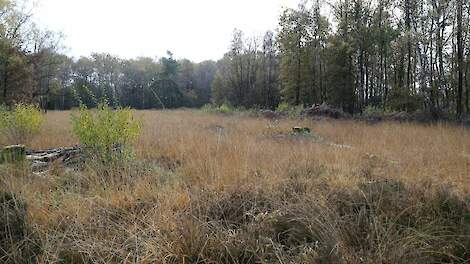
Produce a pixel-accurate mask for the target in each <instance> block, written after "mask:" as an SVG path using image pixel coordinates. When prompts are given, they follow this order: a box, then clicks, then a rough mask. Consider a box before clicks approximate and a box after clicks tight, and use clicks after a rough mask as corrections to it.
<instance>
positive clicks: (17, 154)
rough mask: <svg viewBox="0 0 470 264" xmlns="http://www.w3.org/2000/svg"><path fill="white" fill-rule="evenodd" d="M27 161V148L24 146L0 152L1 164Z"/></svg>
mask: <svg viewBox="0 0 470 264" xmlns="http://www.w3.org/2000/svg"><path fill="white" fill-rule="evenodd" d="M25 159H26V147H25V146H24V145H13V146H7V147H4V148H3V149H2V150H0V164H1V163H16V162H20V161H24V160H25Z"/></svg>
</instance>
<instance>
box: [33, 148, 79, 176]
mask: <svg viewBox="0 0 470 264" xmlns="http://www.w3.org/2000/svg"><path fill="white" fill-rule="evenodd" d="M81 156H82V149H81V148H80V147H79V146H75V147H70V148H55V149H47V150H26V160H28V161H29V162H30V163H31V169H32V170H33V171H42V170H45V169H48V168H49V166H50V165H51V164H52V163H54V162H60V163H61V164H62V165H63V166H73V165H75V164H77V163H79V162H80V160H81Z"/></svg>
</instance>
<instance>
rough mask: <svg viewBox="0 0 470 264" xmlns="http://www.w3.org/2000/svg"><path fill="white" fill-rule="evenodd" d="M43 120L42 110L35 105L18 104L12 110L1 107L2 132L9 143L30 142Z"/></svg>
mask: <svg viewBox="0 0 470 264" xmlns="http://www.w3.org/2000/svg"><path fill="white" fill-rule="evenodd" d="M43 121H44V117H43V115H42V113H41V111H40V110H39V108H37V107H36V106H34V105H26V104H17V105H16V106H14V107H13V109H11V110H8V109H7V108H6V107H0V134H1V135H2V136H3V137H4V138H5V140H6V143H8V144H26V145H28V144H30V143H31V140H32V139H33V137H34V136H35V135H36V134H37V133H38V132H39V130H40V128H41V126H42V124H43Z"/></svg>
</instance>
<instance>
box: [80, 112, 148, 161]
mask: <svg viewBox="0 0 470 264" xmlns="http://www.w3.org/2000/svg"><path fill="white" fill-rule="evenodd" d="M72 129H73V133H74V134H75V135H76V136H77V137H78V138H79V140H80V144H81V145H82V147H83V148H84V150H85V153H86V154H87V155H88V157H91V158H97V159H99V160H100V161H104V162H106V161H111V160H115V159H122V158H123V157H124V156H129V154H131V146H130V143H131V142H132V141H133V140H134V139H136V138H137V137H138V135H139V133H140V130H141V126H140V122H138V121H136V120H135V119H134V117H133V115H132V112H131V110H130V109H128V108H118V109H112V108H111V107H109V106H108V104H106V103H102V104H99V105H98V108H97V109H87V108H86V106H83V105H82V106H81V107H80V110H79V114H78V115H72Z"/></svg>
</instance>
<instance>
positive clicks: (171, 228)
mask: <svg viewBox="0 0 470 264" xmlns="http://www.w3.org/2000/svg"><path fill="white" fill-rule="evenodd" d="M68 115H69V113H66V112H50V113H48V114H47V115H46V120H45V125H44V128H43V131H42V132H41V134H40V135H39V136H37V137H36V138H35V140H34V141H33V143H32V144H33V147H34V148H47V147H54V146H67V145H74V144H76V143H77V142H78V140H77V139H76V138H74V137H73V135H72V134H71V132H70V131H71V130H70V122H69V121H68V119H67V117H68ZM137 116H138V118H140V119H141V120H142V125H143V131H142V135H141V136H140V138H139V139H138V140H137V141H136V142H135V143H134V152H135V153H134V154H135V159H134V160H131V161H126V162H125V163H121V164H119V166H118V165H116V164H115V166H114V165H113V166H104V167H101V168H97V166H84V168H83V170H81V171H71V170H67V169H64V168H61V167H60V166H56V167H53V168H52V169H51V170H50V171H49V172H48V173H47V174H46V175H35V174H32V173H30V172H29V170H28V169H27V167H26V168H14V167H11V166H10V167H9V166H6V165H2V167H1V168H0V174H1V175H0V187H1V189H2V191H3V192H2V194H1V196H0V202H1V215H0V227H1V230H0V234H1V237H0V241H1V242H0V245H1V251H0V262H1V263H406V262H408V263H466V262H468V261H470V196H469V195H468V193H469V191H470V189H469V186H470V184H469V183H470V160H469V159H468V155H469V154H470V153H469V152H470V132H469V131H468V130H465V129H464V128H461V127H456V126H451V125H446V124H434V125H429V126H424V125H414V124H395V123H381V124H378V125H373V126H371V125H367V124H363V123H354V122H350V121H315V122H313V121H308V120H294V119H284V120H281V121H276V122H273V121H270V120H265V119H261V118H252V117H247V116H240V115H230V116H227V115H218V114H208V113H203V112H195V111H159V112H156V111H142V112H138V113H137ZM296 125H301V126H305V127H310V128H312V131H313V133H314V134H315V135H314V136H312V137H308V136H302V137H293V136H290V137H279V135H282V134H286V133H290V131H291V128H292V127H293V126H296ZM320 137H321V138H322V139H324V140H323V141H321V142H320V141H318V140H315V138H320ZM324 142H332V143H335V144H336V145H333V144H324ZM339 145H348V146H351V147H350V148H342V147H339Z"/></svg>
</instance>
